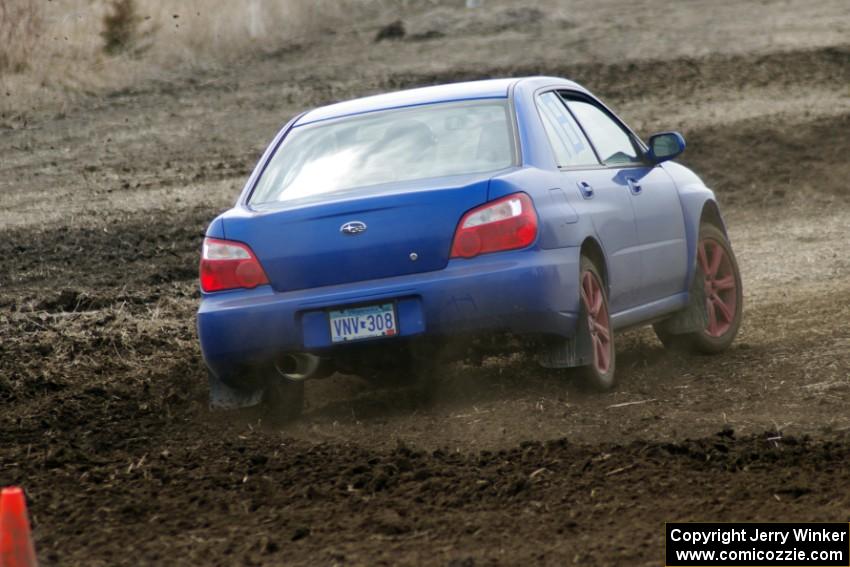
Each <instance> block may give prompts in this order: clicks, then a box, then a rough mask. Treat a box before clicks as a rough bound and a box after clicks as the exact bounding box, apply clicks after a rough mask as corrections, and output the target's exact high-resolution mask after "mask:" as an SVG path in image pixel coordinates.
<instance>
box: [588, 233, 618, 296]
mask: <svg viewBox="0 0 850 567" xmlns="http://www.w3.org/2000/svg"><path fill="white" fill-rule="evenodd" d="M580 254H581V255H582V256H586V257H588V258H590V260H591V261H592V262H593V264H594V265H595V266H596V267H598V268H599V271H600V272H602V273H601V274H599V275H601V276H602V284H603V285H604V286H605V291H606V292H608V293H609V294H610V291H611V289H610V286H611V281H610V278H609V276H608V260H607V259H606V258H605V252H604V251H603V250H602V246H601V245H600V244H599V241H597V240H596V239H595V238H594V237H592V236H587V237H585V239H584V240H583V241H582V243H581V252H580Z"/></svg>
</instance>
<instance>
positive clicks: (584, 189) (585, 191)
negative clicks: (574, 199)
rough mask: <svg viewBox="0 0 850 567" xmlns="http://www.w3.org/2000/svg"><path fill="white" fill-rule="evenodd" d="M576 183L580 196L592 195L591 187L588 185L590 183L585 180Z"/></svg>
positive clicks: (587, 196)
mask: <svg viewBox="0 0 850 567" xmlns="http://www.w3.org/2000/svg"><path fill="white" fill-rule="evenodd" d="M576 185H578V190H579V191H581V196H582V197H584V198H585V199H590V198H592V197H593V187H591V186H590V183H587V182H586V181H579V182H578V183H576Z"/></svg>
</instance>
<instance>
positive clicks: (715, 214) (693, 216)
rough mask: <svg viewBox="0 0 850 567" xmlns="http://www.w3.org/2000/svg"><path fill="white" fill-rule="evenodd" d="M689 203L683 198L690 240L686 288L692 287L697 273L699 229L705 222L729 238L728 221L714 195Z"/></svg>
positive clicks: (686, 226)
mask: <svg viewBox="0 0 850 567" xmlns="http://www.w3.org/2000/svg"><path fill="white" fill-rule="evenodd" d="M690 201H691V202H690V203H688V201H687V200H683V203H682V207H683V209H684V211H685V231H686V233H687V240H688V274H687V279H686V282H685V289H690V286H691V283H692V282H693V279H694V274H695V273H696V265H697V244H698V243H699V229H700V226H701V225H702V224H703V223H709V224H712V225H714V226H716V227H717V228H719V229H720V230H721V231H722V232H723V234H724V235H725V236H726V237H727V238H728V237H729V235H728V233H727V232H726V222H725V221H724V220H723V215H722V214H721V213H720V207H719V206H718V205H717V201H716V200H715V199H714V195H713V194H711V195H705V196H703V198H701V199H698V200H696V199H691V200H690Z"/></svg>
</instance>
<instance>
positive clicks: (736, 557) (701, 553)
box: [665, 523, 850, 567]
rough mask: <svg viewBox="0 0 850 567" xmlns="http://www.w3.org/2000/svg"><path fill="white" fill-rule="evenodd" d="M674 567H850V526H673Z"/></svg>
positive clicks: (669, 549) (668, 557) (669, 558)
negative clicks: (717, 566)
mask: <svg viewBox="0 0 850 567" xmlns="http://www.w3.org/2000/svg"><path fill="white" fill-rule="evenodd" d="M666 531H667V533H666V536H665V561H666V565H667V566H668V567H702V566H713V565H726V566H730V567H732V566H734V567H749V566H757V567H773V566H789V567H790V566H792V565H796V566H803V567H839V566H844V567H850V524H848V523H799V524H778V523H777V524H771V523H764V524H752V523H693V524H691V523H668V524H667V528H666Z"/></svg>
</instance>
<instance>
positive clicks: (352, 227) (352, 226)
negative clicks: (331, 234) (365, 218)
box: [339, 221, 366, 234]
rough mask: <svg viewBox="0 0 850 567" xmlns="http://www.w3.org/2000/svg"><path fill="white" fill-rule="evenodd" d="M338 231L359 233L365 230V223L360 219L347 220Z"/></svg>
mask: <svg viewBox="0 0 850 567" xmlns="http://www.w3.org/2000/svg"><path fill="white" fill-rule="evenodd" d="M339 231H340V232H341V233H343V234H360V233H361V232H366V223H365V222H360V221H351V222H347V223H345V224H344V225H342V226H341V227H339Z"/></svg>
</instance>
